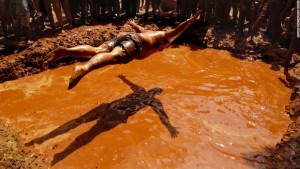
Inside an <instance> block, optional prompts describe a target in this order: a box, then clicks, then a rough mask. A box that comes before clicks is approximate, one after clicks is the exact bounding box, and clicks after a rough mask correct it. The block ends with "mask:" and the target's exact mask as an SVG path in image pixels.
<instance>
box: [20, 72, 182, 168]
mask: <svg viewBox="0 0 300 169" xmlns="http://www.w3.org/2000/svg"><path fill="white" fill-rule="evenodd" d="M118 77H119V78H120V79H121V80H122V81H123V82H124V83H126V84H127V85H129V86H130V88H131V90H133V93H131V94H129V95H127V96H125V97H123V98H121V99H118V100H115V101H113V102H111V103H102V104H101V105H99V106H98V107H96V108H94V109H92V110H90V111H89V112H87V113H86V114H84V115H82V116H80V117H78V118H76V119H73V120H71V121H69V122H67V123H65V124H63V125H62V126H60V127H58V128H56V129H55V130H53V131H51V132H50V133H48V134H46V135H44V136H42V137H39V138H36V139H33V140H32V141H30V142H28V143H26V144H25V145H26V146H30V145H33V144H35V143H36V144H42V143H43V142H45V141H47V140H48V139H51V138H54V137H56V136H58V135H61V134H63V133H66V132H68V131H70V130H72V129H74V128H76V127H78V126H79V125H81V124H84V123H87V122H90V121H93V120H96V119H98V121H97V123H96V124H95V125H94V126H93V127H92V128H91V129H90V130H89V131H87V132H86V133H83V134H81V135H80V136H78V137H77V138H76V139H75V140H74V141H73V142H72V143H71V144H70V145H69V146H68V147H67V148H66V149H65V150H64V151H62V152H60V153H57V154H55V155H54V158H53V161H52V163H51V165H55V164H56V163H58V162H60V161H61V160H63V159H64V158H66V157H67V156H68V155H70V154H71V153H73V152H74V151H76V150H77V149H79V148H80V147H82V146H84V145H86V144H88V143H89V142H91V141H92V140H93V139H94V138H95V137H96V136H97V135H99V134H101V133H102V132H105V131H108V130H110V129H112V128H114V127H116V126H118V125H119V124H121V123H126V122H127V119H128V117H129V116H132V115H134V114H135V113H136V112H138V111H139V110H140V109H142V108H144V107H146V106H150V107H151V108H152V109H153V110H154V111H155V112H156V113H157V114H158V115H159V118H160V120H161V121H162V123H163V124H164V125H165V127H166V128H167V129H168V130H169V132H170V134H171V137H172V138H174V137H176V136H177V134H178V131H177V130H176V128H175V127H174V126H172V124H171V123H170V121H169V118H168V116H167V114H166V113H165V111H164V108H163V105H162V103H161V101H160V100H158V99H157V98H155V97H154V96H155V95H158V94H160V93H161V92H162V91H163V90H162V89H161V88H153V89H150V90H148V91H146V90H145V88H143V87H140V86H138V85H136V84H134V83H132V82H130V81H129V80H128V79H126V78H125V76H122V75H119V76H118Z"/></svg>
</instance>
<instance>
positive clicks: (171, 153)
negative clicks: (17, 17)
mask: <svg viewBox="0 0 300 169" xmlns="http://www.w3.org/2000/svg"><path fill="white" fill-rule="evenodd" d="M72 68H73V67H72V66H65V67H61V68H57V69H53V70H47V71H45V72H42V73H40V74H37V75H33V76H28V77H24V78H20V79H18V80H15V81H9V82H4V83H2V84H0V89H1V91H0V98H1V100H2V103H3V104H1V105H0V109H1V110H2V111H1V118H2V120H4V121H5V122H6V123H7V124H9V125H11V126H14V128H15V129H16V130H17V131H19V133H20V137H21V140H22V142H23V143H27V145H29V144H28V143H30V141H32V140H34V139H36V140H34V141H35V143H36V144H34V145H32V146H28V147H27V148H28V149H29V150H31V151H32V152H35V153H37V154H43V157H44V159H46V163H47V165H49V166H50V165H51V163H52V165H54V166H53V168H97V167H98V168H124V167H125V168H161V167H170V168H175V167H179V168H199V167H209V168H220V167H225V168H253V167H254V166H255V167H263V166H264V165H265V163H264V162H265V159H264V157H263V156H262V155H263V153H261V152H264V150H265V148H266V147H272V146H274V145H275V144H277V143H278V142H279V141H280V139H281V138H282V135H283V133H284V132H285V131H286V126H288V124H289V123H291V120H290V119H289V117H288V116H287V115H286V114H285V113H284V110H285V109H284V105H286V104H287V103H288V102H289V96H290V93H291V90H290V89H288V88H286V87H285V86H284V84H282V83H281V82H280V81H279V80H278V77H282V78H284V75H283V73H282V72H281V71H276V72H275V71H271V70H270V68H269V66H268V65H267V64H264V63H262V62H248V61H244V60H239V59H236V58H234V57H231V56H230V53H229V52H226V51H221V50H213V49H199V47H196V46H185V45H180V46H171V47H170V48H168V49H165V50H164V51H162V52H157V53H155V54H153V55H152V56H150V57H149V58H147V59H145V60H140V61H138V60H134V61H132V62H130V63H128V64H126V65H113V66H108V67H104V68H101V69H97V70H94V71H93V72H91V73H90V74H88V75H87V76H86V77H84V78H83V79H82V80H81V82H80V83H79V84H78V85H77V86H76V87H75V88H74V89H73V90H71V91H68V90H67V86H68V80H69V76H70V74H71V71H72ZM120 74H121V75H124V76H126V78H127V79H128V80H129V81H131V82H132V83H134V84H136V85H139V86H140V87H143V88H145V89H146V90H150V89H152V88H155V87H159V88H162V89H163V92H162V93H161V94H160V95H158V96H156V98H157V99H159V100H160V101H161V103H162V104H163V107H164V109H165V112H166V113H167V115H168V116H169V118H170V121H171V123H172V124H173V125H174V126H176V127H179V128H178V131H179V134H178V136H177V137H176V138H174V139H173V138H171V137H170V133H169V132H168V130H167V129H166V128H165V127H164V125H163V124H162V123H161V121H160V120H159V117H158V115H157V114H156V113H155V112H154V111H153V110H152V109H151V107H147V108H144V109H142V110H140V111H138V112H137V113H136V114H134V115H133V116H130V117H129V118H128V120H127V122H126V123H120V124H119V125H117V126H116V127H113V128H111V129H107V128H104V129H103V128H102V127H103V126H104V124H103V123H101V119H99V118H98V114H99V113H103V111H102V109H101V107H102V106H103V104H105V103H111V102H113V101H116V100H118V99H121V98H124V97H126V96H127V95H129V94H131V93H132V92H133V91H132V90H131V89H130V87H129V86H128V85H126V84H125V83H124V82H122V80H120V79H119V78H118V77H117V76H118V75H120ZM128 106H129V107H130V106H131V107H132V106H133V107H134V106H135V105H134V104H132V105H128ZM95 108H96V109H95ZM124 109H126V108H124ZM72 120H73V121H72ZM89 121H91V122H89ZM67 122H69V123H67ZM99 122H100V123H99ZM102 122H103V121H102ZM66 123H67V124H66ZM64 124H65V125H64ZM56 129H57V130H56ZM53 130H55V131H54V132H52V134H50V135H49V134H48V133H49V132H51V131H53ZM105 130H106V131H105ZM80 136H81V137H80ZM83 136H84V137H83ZM77 137H78V138H77ZM76 138H77V139H76Z"/></svg>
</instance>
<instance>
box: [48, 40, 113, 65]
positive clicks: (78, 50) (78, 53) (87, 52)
mask: <svg viewBox="0 0 300 169" xmlns="http://www.w3.org/2000/svg"><path fill="white" fill-rule="evenodd" d="M103 52H109V49H108V47H107V46H106V45H105V44H102V45H100V46H99V47H92V46H89V45H80V46H75V47H72V48H66V47H63V46H61V47H58V48H57V49H55V50H53V51H52V52H50V53H49V54H48V55H47V56H46V57H48V58H49V59H48V60H47V62H54V61H57V60H59V59H61V58H64V57H80V58H91V57H92V56H94V55H96V54H98V53H103Z"/></svg>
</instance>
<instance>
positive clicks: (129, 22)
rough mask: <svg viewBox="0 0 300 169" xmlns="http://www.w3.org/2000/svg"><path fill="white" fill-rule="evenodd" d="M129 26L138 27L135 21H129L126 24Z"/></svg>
mask: <svg viewBox="0 0 300 169" xmlns="http://www.w3.org/2000/svg"><path fill="white" fill-rule="evenodd" d="M126 23H127V24H128V25H130V26H132V25H136V23H135V21H134V19H128V21H127V22H126Z"/></svg>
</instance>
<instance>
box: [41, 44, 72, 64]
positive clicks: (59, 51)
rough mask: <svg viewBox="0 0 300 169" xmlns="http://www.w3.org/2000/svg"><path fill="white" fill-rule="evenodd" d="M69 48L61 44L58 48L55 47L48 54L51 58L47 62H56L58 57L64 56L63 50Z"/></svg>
mask: <svg viewBox="0 0 300 169" xmlns="http://www.w3.org/2000/svg"><path fill="white" fill-rule="evenodd" d="M66 49H67V48H66V47H63V46H60V47H58V48H56V49H54V50H53V51H52V52H50V53H48V54H47V55H46V57H47V58H49V59H48V60H47V61H46V62H45V63H49V62H55V61H57V60H58V59H60V58H62V57H63V56H62V55H61V54H62V52H63V51H65V50H66Z"/></svg>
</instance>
